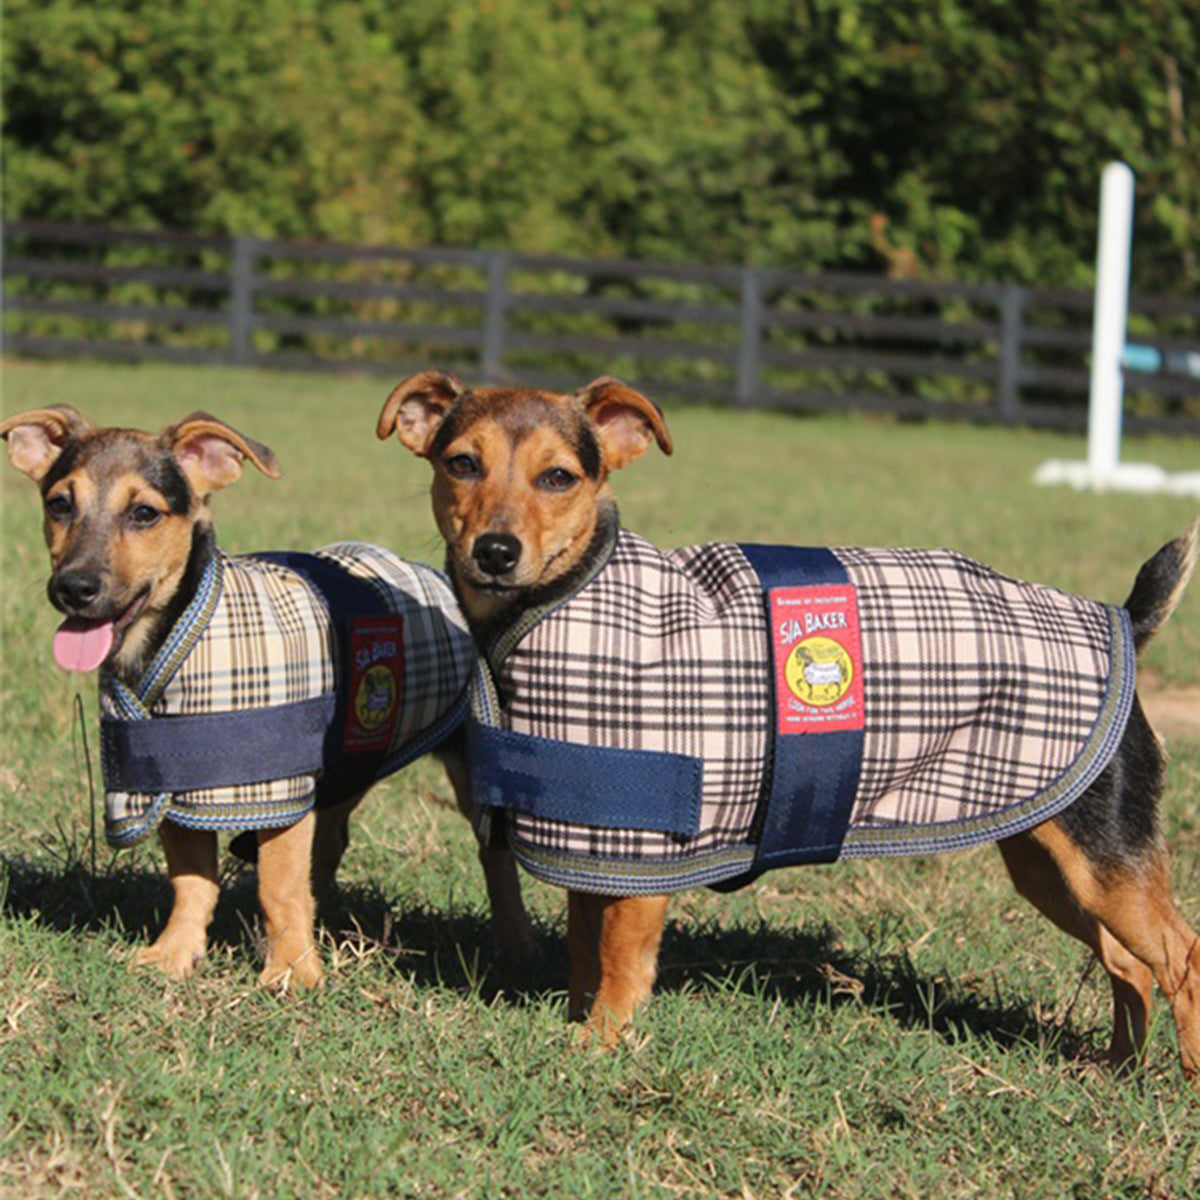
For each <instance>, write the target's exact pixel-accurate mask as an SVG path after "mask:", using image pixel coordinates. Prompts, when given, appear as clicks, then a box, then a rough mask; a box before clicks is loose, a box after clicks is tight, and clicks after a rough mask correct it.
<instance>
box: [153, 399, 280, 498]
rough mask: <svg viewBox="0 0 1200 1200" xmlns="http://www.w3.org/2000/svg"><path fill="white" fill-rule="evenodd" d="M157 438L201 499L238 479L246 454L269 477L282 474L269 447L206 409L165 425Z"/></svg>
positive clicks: (276, 477)
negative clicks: (172, 423) (210, 413)
mask: <svg viewBox="0 0 1200 1200" xmlns="http://www.w3.org/2000/svg"><path fill="white" fill-rule="evenodd" d="M160 440H161V441H162V443H163V445H164V446H166V448H167V449H168V450H170V451H171V453H172V454H173V455H174V456H175V460H176V462H178V463H179V466H180V468H181V469H182V471H183V473H184V474H185V475H186V476H187V479H188V483H190V484H191V485H192V490H193V491H194V492H195V493H196V495H197V496H199V497H200V498H201V499H203V498H204V497H205V496H208V495H210V494H211V493H213V492H215V491H218V490H219V489H220V488H223V487H225V486H227V485H228V484H231V483H233V482H234V481H235V480H237V479H239V478H240V477H241V474H242V462H243V461H244V460H245V459H247V458H248V459H249V460H250V461H251V462H252V463H253V464H254V465H255V466H256V467H257V468H258V469H259V470H260V471H261V472H262V473H263V474H264V475H267V476H269V477H270V478H271V479H278V478H279V477H280V476H281V475H282V474H283V472H282V471H281V470H280V469H279V463H278V462H277V461H276V459H275V455H274V453H273V452H272V451H271V449H270V448H269V447H267V446H264V445H263V444H262V443H261V442H256V441H255V440H254V439H253V438H248V437H245V436H244V435H243V434H240V433H238V431H237V430H236V429H234V428H232V427H231V426H229V425H226V424H225V422H224V421H219V420H217V418H216V417H214V416H211V415H209V414H208V413H206V412H194V413H192V414H191V416H187V417H184V418H183V420H182V421H180V422H179V423H178V424H177V425H171V426H168V427H167V428H166V429H164V430H163V431H162V436H161V438H160Z"/></svg>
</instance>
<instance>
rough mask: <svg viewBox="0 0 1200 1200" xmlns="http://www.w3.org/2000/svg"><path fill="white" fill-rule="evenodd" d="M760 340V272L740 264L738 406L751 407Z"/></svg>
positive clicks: (755, 385) (756, 383)
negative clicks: (740, 301) (740, 300)
mask: <svg viewBox="0 0 1200 1200" xmlns="http://www.w3.org/2000/svg"><path fill="white" fill-rule="evenodd" d="M761 339H762V275H761V273H760V272H759V270H758V268H757V267H752V266H750V265H749V264H747V265H745V266H744V267H742V303H741V328H740V330H739V333H738V359H737V392H736V399H737V403H738V407H739V408H749V407H751V406H752V405H753V404H754V402H755V399H756V397H757V395H758V351H759V343H760V341H761Z"/></svg>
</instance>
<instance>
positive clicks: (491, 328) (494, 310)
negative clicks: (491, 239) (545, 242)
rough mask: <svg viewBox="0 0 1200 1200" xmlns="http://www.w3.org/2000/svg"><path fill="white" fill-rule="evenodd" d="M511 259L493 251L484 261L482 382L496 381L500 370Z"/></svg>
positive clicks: (506, 255) (504, 252) (499, 376)
mask: <svg viewBox="0 0 1200 1200" xmlns="http://www.w3.org/2000/svg"><path fill="white" fill-rule="evenodd" d="M511 258H512V256H511V255H510V254H509V253H508V251H506V250H494V251H492V252H491V253H490V254H489V255H488V259H487V298H486V300H485V301H484V306H483V341H482V345H481V346H480V350H479V365H480V368H481V369H482V371H483V375H484V378H485V379H487V380H489V381H498V380H499V379H500V378H501V372H502V371H503V369H504V334H505V329H506V321H505V311H506V309H507V308H508V268H509V263H510V261H511Z"/></svg>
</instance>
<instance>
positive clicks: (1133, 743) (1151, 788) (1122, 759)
mask: <svg viewBox="0 0 1200 1200" xmlns="http://www.w3.org/2000/svg"><path fill="white" fill-rule="evenodd" d="M1165 766H1166V764H1165V762H1164V760H1163V754H1162V751H1161V750H1160V749H1159V745H1158V739H1157V738H1155V736H1154V732H1153V730H1152V729H1151V728H1150V724H1149V722H1148V721H1147V720H1146V716H1145V714H1144V713H1143V712H1142V706H1141V702H1140V701H1138V700H1135V701H1134V704H1133V711H1132V712H1131V713H1130V714H1129V723H1128V724H1127V725H1126V726H1125V733H1124V735H1123V736H1122V738H1121V744H1120V745H1119V746H1118V747H1117V752H1116V754H1114V755H1113V758H1112V761H1111V762H1110V763H1109V764H1108V766H1107V767H1105V768H1104V770H1103V771H1102V772H1101V773H1100V775H1099V776H1098V777H1097V779H1096V782H1095V783H1093V784H1092V786H1091V787H1089V788H1088V790H1087V791H1086V792H1084V793H1083V795H1082V796H1080V797H1079V799H1078V800H1076V801H1075V803H1074V804H1072V805H1071V806H1070V808H1068V809H1066V810H1065V811H1063V812H1062V813H1061V814H1060V815H1059V818H1058V820H1059V823H1060V824H1061V826H1062V828H1063V829H1064V830H1065V831H1066V833H1067V835H1068V836H1069V837H1070V839H1071V841H1073V842H1074V843H1075V844H1076V845H1077V846H1078V847H1079V848H1080V849H1081V850H1082V851H1083V852H1084V853H1085V854H1086V855H1087V856H1088V858H1089V859H1091V861H1092V862H1095V863H1099V864H1102V865H1105V866H1117V865H1119V864H1121V863H1127V862H1129V860H1130V859H1133V858H1136V857H1138V856H1139V855H1140V854H1141V853H1143V852H1144V851H1146V850H1148V849H1149V848H1150V847H1151V846H1152V845H1153V843H1154V840H1155V838H1156V837H1157V836H1158V813H1157V808H1156V804H1157V797H1158V796H1159V794H1160V793H1161V791H1162V786H1163V775H1164V773H1165V772H1164V768H1165Z"/></svg>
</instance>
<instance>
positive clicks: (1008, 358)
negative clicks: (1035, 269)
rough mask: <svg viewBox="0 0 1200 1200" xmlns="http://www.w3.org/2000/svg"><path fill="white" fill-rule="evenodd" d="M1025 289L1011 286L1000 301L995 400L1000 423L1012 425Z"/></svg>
mask: <svg viewBox="0 0 1200 1200" xmlns="http://www.w3.org/2000/svg"><path fill="white" fill-rule="evenodd" d="M1028 299H1029V290H1028V288H1024V287H1021V286H1020V284H1016V283H1010V284H1007V285H1006V286H1005V288H1004V293H1003V295H1002V296H1001V298H1000V361H999V363H998V364H997V379H996V400H997V407H998V415H999V417H1000V419H1001V420H1002V421H1015V420H1016V419H1017V415H1018V409H1019V408H1020V400H1021V342H1022V340H1023V337H1024V332H1025V305H1026V302H1027V301H1028Z"/></svg>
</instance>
